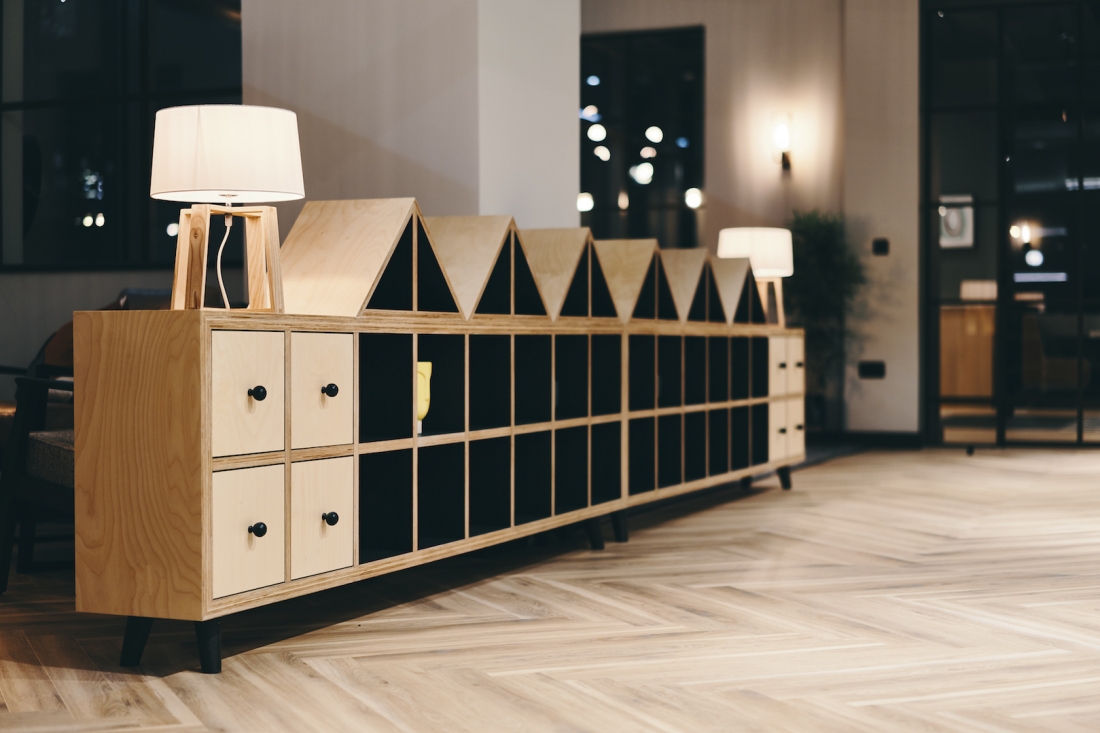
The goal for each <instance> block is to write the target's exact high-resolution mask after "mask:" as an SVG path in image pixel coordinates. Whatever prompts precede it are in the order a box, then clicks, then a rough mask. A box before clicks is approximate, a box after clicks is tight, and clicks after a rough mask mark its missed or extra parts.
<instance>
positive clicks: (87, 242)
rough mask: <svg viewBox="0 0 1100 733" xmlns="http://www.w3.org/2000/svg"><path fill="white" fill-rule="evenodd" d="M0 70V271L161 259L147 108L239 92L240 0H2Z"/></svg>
mask: <svg viewBox="0 0 1100 733" xmlns="http://www.w3.org/2000/svg"><path fill="white" fill-rule="evenodd" d="M0 80H2V96H0V113H2V117H3V120H2V128H0V171H2V175H0V271H19V270H97V269H130V268H162V267H163V268H167V267H172V265H173V259H174V253H175V245H176V238H175V233H174V229H175V225H176V222H178V219H179V210H180V208H181V206H182V205H181V204H175V203H172V202H161V201H153V200H151V199H150V198H149V171H150V163H151V155H152V140H153V119H154V116H155V115H156V112H157V110H159V109H162V108H164V107H173V106H177V105H183V104H239V103H240V102H241V5H240V0H8V1H7V2H5V3H4V4H3V13H2V14H0ZM234 234H235V235H236V237H238V238H239V237H240V236H241V235H240V233H239V232H236V230H234ZM239 252H240V248H239V247H230V248H228V249H227V250H226V254H227V261H230V262H232V260H233V259H234V257H235V258H236V259H237V261H238V262H239V259H240V254H239Z"/></svg>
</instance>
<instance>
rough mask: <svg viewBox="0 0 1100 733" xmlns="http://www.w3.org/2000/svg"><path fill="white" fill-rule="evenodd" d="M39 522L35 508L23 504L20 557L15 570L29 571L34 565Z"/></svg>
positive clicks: (20, 516)
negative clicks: (35, 540) (35, 538)
mask: <svg viewBox="0 0 1100 733" xmlns="http://www.w3.org/2000/svg"><path fill="white" fill-rule="evenodd" d="M37 524H38V522H37V521H36V518H35V516H34V510H33V509H31V508H30V507H28V506H23V507H22V510H21V511H20V512H19V558H18V559H17V560H16V561H15V570H16V572H19V573H29V572H31V570H32V568H33V566H34V534H35V528H36V525H37Z"/></svg>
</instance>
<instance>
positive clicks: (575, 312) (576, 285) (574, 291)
mask: <svg viewBox="0 0 1100 733" xmlns="http://www.w3.org/2000/svg"><path fill="white" fill-rule="evenodd" d="M590 255H591V248H586V249H585V251H584V254H582V255H581V258H580V260H578V261H577V269H576V270H574V271H573V282H571V283H569V292H567V293H566V294H565V300H564V301H562V304H561V312H560V313H559V314H558V315H559V317H561V316H569V317H573V318H586V317H587V316H588V259H589V256H590Z"/></svg>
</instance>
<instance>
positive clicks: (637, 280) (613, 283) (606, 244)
mask: <svg viewBox="0 0 1100 733" xmlns="http://www.w3.org/2000/svg"><path fill="white" fill-rule="evenodd" d="M593 246H594V247H595V250H596V257H598V258H599V260H600V267H601V268H602V269H603V276H604V279H605V280H606V281H607V289H608V290H609V291H610V292H611V300H612V301H613V302H614V303H615V312H616V313H618V314H619V320H620V321H622V322H623V323H626V322H627V321H629V320H630V317H631V316H632V315H634V307H635V306H636V305H637V303H638V295H639V294H640V293H641V292H642V285H644V284H645V276H646V273H648V272H649V265H650V263H651V262H652V261H653V253H654V252H656V251H657V240H656V239H601V240H599V241H596V242H594V243H593Z"/></svg>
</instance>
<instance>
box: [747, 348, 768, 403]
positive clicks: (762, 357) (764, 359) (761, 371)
mask: <svg viewBox="0 0 1100 733" xmlns="http://www.w3.org/2000/svg"><path fill="white" fill-rule="evenodd" d="M750 381H751V383H752V396H753V397H767V396H768V337H767V336H753V337H752V379H751V380H750Z"/></svg>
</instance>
